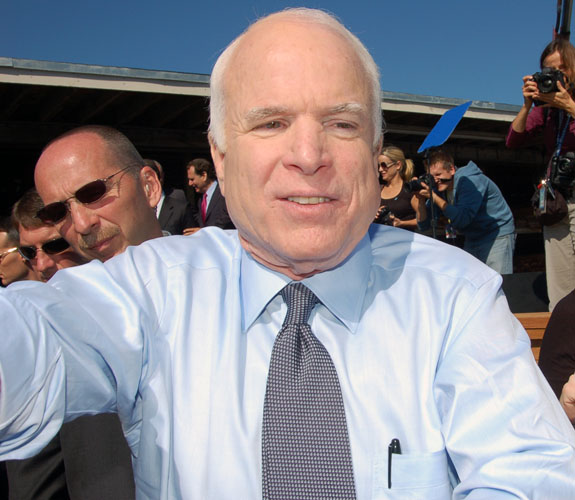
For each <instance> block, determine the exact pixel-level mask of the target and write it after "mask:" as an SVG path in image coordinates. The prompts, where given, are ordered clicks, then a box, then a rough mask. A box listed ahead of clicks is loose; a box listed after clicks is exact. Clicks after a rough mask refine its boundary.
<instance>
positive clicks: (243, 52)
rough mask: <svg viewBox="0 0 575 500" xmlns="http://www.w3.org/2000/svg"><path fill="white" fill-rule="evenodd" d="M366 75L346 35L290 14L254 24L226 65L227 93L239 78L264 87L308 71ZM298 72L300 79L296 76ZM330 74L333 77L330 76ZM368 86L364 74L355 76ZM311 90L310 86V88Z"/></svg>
mask: <svg viewBox="0 0 575 500" xmlns="http://www.w3.org/2000/svg"><path fill="white" fill-rule="evenodd" d="M314 69H315V70H316V71H320V70H324V71H328V73H327V74H326V75H324V76H329V75H333V74H334V73H338V74H341V73H342V72H343V73H346V72H347V73H348V74H349V77H350V78H351V77H354V76H355V77H356V76H357V73H358V72H359V73H362V77H363V76H365V75H364V73H365V70H364V67H363V65H362V63H361V61H360V59H359V57H358V55H357V54H356V53H355V51H354V49H353V48H352V46H351V43H350V42H349V41H348V40H347V39H345V37H344V36H343V35H342V34H340V33H338V32H336V31H335V29H334V28H331V27H329V26H326V25H323V24H318V23H314V22H311V21H309V20H301V19H292V18H290V17H285V18H284V17H281V16H278V17H273V18H267V19H264V20H262V21H259V22H257V23H256V24H254V25H253V26H252V27H251V28H250V29H249V30H248V31H247V32H246V33H244V34H243V35H242V36H241V38H240V39H239V40H238V43H237V46H236V48H235V50H234V52H233V55H232V56H231V59H230V63H229V65H228V67H227V71H226V75H225V76H226V78H224V82H225V83H224V85H226V84H227V91H228V92H227V93H228V94H230V93H233V92H234V91H235V90H236V89H238V81H240V82H249V83H250V84H252V85H254V86H259V87H261V88H265V87H266V86H267V85H269V83H270V81H274V82H277V81H278V80H280V79H282V78H286V77H293V78H294V81H293V83H294V84H295V83H297V81H298V80H300V79H301V78H305V76H306V72H309V71H310V70H314ZM297 75H299V76H300V78H299V79H297V78H295V77H296V76H297ZM332 77H333V76H332ZM356 80H357V82H358V83H360V82H361V84H360V85H359V86H360V87H362V89H361V90H363V89H364V88H365V89H367V86H368V83H367V80H368V79H367V77H365V78H361V79H357V78H356ZM309 90H310V91H313V90H314V89H313V88H310V89H309Z"/></svg>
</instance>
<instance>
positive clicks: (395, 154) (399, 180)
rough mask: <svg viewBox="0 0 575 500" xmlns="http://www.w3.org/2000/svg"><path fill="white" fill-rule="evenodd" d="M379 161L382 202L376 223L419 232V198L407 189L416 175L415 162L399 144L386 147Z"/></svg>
mask: <svg viewBox="0 0 575 500" xmlns="http://www.w3.org/2000/svg"><path fill="white" fill-rule="evenodd" d="M378 163H379V175H380V179H381V184H382V187H381V202H380V204H379V210H378V211H377V215H376V216H375V220H374V222H375V223H376V224H385V225H388V226H395V227H402V228H404V229H409V230H411V231H415V229H417V219H416V218H415V210H416V208H417V199H416V198H415V196H414V195H413V194H411V192H409V191H408V190H407V189H406V183H407V182H409V181H410V180H411V178H412V177H413V170H414V166H413V161H412V160H408V159H406V158H405V155H404V154H403V151H402V150H401V149H399V148H398V147H395V146H387V147H384V148H383V149H382V151H381V154H380V155H379V158H378Z"/></svg>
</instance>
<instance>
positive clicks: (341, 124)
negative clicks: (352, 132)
mask: <svg viewBox="0 0 575 500" xmlns="http://www.w3.org/2000/svg"><path fill="white" fill-rule="evenodd" d="M335 126H336V127H337V128H349V129H353V128H355V127H354V126H353V125H352V124H351V123H348V122H337V123H336V124H335Z"/></svg>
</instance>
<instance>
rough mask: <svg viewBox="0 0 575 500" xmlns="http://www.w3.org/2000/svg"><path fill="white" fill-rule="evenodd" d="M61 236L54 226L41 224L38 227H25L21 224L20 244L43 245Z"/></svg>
mask: <svg viewBox="0 0 575 500" xmlns="http://www.w3.org/2000/svg"><path fill="white" fill-rule="evenodd" d="M59 237H60V233H59V232H58V230H57V229H56V228H55V227H54V226H41V227H37V228H25V227H23V226H20V244H21V245H25V246H41V245H43V244H44V243H46V242H47V241H51V240H55V239H57V238H59Z"/></svg>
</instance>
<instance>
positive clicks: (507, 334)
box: [0, 225, 575, 500]
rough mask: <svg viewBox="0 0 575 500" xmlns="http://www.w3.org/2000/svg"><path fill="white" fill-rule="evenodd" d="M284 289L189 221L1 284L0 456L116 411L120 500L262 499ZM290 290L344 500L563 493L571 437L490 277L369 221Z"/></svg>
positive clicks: (214, 233) (493, 499) (568, 489)
mask: <svg viewBox="0 0 575 500" xmlns="http://www.w3.org/2000/svg"><path fill="white" fill-rule="evenodd" d="M288 281H289V280H288V279H287V278H286V277H285V276H284V275H282V274H279V273H276V272H273V271H270V270H269V269H267V268H265V267H264V266H262V265H260V264H258V263H257V262H255V261H254V260H253V259H252V258H251V257H250V256H249V255H248V254H246V252H244V251H243V250H242V248H241V246H240V244H239V241H238V238H237V234H236V233H235V231H226V232H224V231H222V230H220V229H217V228H206V229H203V230H202V231H199V232H198V233H196V235H194V236H192V237H179V236H175V237H170V238H160V239H156V240H153V241H149V242H147V243H144V244H142V245H140V246H139V247H136V248H129V249H128V250H127V251H126V252H125V253H124V254H122V255H120V256H118V257H116V258H114V259H111V260H110V261H108V262H107V263H105V264H101V263H99V262H94V263H91V264H88V265H86V266H82V267H79V268H71V269H69V270H65V271H61V272H58V273H57V275H56V276H55V277H54V278H53V279H52V280H51V281H50V283H49V284H40V283H38V284H36V283H34V284H30V283H28V284H21V285H18V286H11V287H10V288H9V290H8V291H4V292H3V293H1V294H0V301H1V303H0V314H1V315H2V318H3V319H2V323H3V326H4V328H3V330H4V332H3V338H4V340H3V344H4V345H3V348H2V350H1V351H0V383H1V384H2V385H1V389H0V442H1V443H0V457H2V458H3V459H6V458H11V457H12V458H13V457H18V456H23V455H24V454H25V453H32V452H33V451H35V450H38V449H40V448H41V446H42V445H43V444H44V443H46V442H47V440H48V439H49V438H50V437H51V436H52V435H53V433H54V432H55V428H56V427H57V425H58V421H59V419H60V418H62V411H63V406H64V404H63V398H64V397H65V398H66V404H65V406H66V418H67V419H70V418H73V417H74V416H75V415H79V414H84V413H96V412H102V411H104V412H111V411H117V412H118V413H119V415H120V418H121V421H122V424H123V426H124V431H125V433H126V436H127V440H128V443H129V444H130V447H131V449H132V452H133V455H134V471H135V480H136V487H137V490H138V498H140V499H154V500H157V499H180V498H182V499H186V500H187V499H198V500H206V499H239V498H241V499H257V498H261V458H260V454H261V452H260V447H261V426H262V408H263V401H264V394H265V386H266V377H267V371H268V363H269V359H270V355H271V350H272V346H273V342H274V339H275V335H276V334H277V332H278V330H279V329H280V327H281V324H282V321H283V318H284V316H285V313H286V306H285V304H284V303H283V301H282V299H281V298H280V297H278V296H277V293H278V291H279V290H280V289H281V288H282V287H283V286H284V285H285V284H286V283H287V282H288ZM304 283H305V284H306V285H307V286H308V287H309V288H310V289H311V290H313V292H314V293H315V294H316V295H317V296H318V298H319V299H320V301H321V303H322V304H320V305H319V306H316V308H315V309H314V311H313V312H312V315H311V319H310V322H311V327H312V329H313V331H314V333H315V334H316V336H317V337H318V338H319V340H320V341H321V342H322V343H323V344H324V345H325V347H326V348H327V350H328V351H329V353H330V355H331V357H332V358H333V361H334V364H335V366H336V368H337V371H338V375H339V380H340V384H341V388H342V393H343V398H344V403H345V408H346V416H347V422H348V427H349V434H350V443H351V449H352V455H353V466H354V474H355V481H356V488H357V497H358V499H422V500H439V499H441V500H443V499H450V498H455V499H462V498H468V499H475V500H477V499H486V500H487V499H489V500H497V499H511V498H513V499H517V498H520V499H530V500H534V499H543V498H545V499H567V498H574V497H575V451H574V444H575V435H574V432H573V428H572V426H571V425H570V423H569V422H568V420H567V418H566V416H565V415H564V413H563V411H562V409H561V408H560V406H559V404H558V402H557V400H556V398H555V396H554V394H553V393H552V391H551V390H550V388H549V387H548V385H547V383H546V382H545V380H544V379H543V377H542V375H541V373H540V372H539V370H538V368H537V366H536V365H535V362H534V359H533V356H532V353H531V349H530V342H529V338H528V336H527V334H526V333H525V332H524V330H523V329H522V328H521V326H520V324H519V323H518V322H517V321H516V320H515V318H514V317H513V315H512V314H511V313H510V312H509V309H508V306H507V302H506V300H505V297H504V296H503V294H502V292H501V291H500V284H501V278H500V276H499V275H498V274H497V273H495V272H493V271H491V270H490V269H489V268H487V267H486V266H484V265H483V264H481V263H479V262H478V261H476V260H475V259H474V258H473V257H471V256H469V255H468V254H466V253H464V252H462V251H459V250H457V249H455V248H453V247H449V246H447V245H443V244H441V243H437V242H435V241H434V240H432V239H430V238H426V237H424V236H421V235H417V234H414V233H412V232H408V231H404V230H401V229H397V228H393V227H387V226H379V225H378V226H372V228H371V230H370V232H369V234H368V235H366V236H365V237H364V238H363V240H362V241H361V242H360V243H359V245H358V246H357V248H356V249H355V250H354V252H353V253H352V254H351V255H350V256H349V257H348V259H346V261H345V262H343V263H342V264H341V265H339V266H338V267H337V268H335V269H332V270H330V271H328V272H324V273H320V274H317V275H314V276H312V277H311V278H308V279H305V280H304ZM53 331H56V332H58V334H57V336H56V335H53ZM6 345H8V350H7V349H6V348H5V347H6ZM64 370H65V375H64ZM34 438H36V439H35V440H34ZM393 438H397V439H399V440H400V443H401V448H402V454H401V455H394V456H393V460H392V487H391V489H389V488H388V484H387V475H388V465H389V464H388V458H387V452H388V445H389V443H390V441H391V440H392V439H393Z"/></svg>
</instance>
